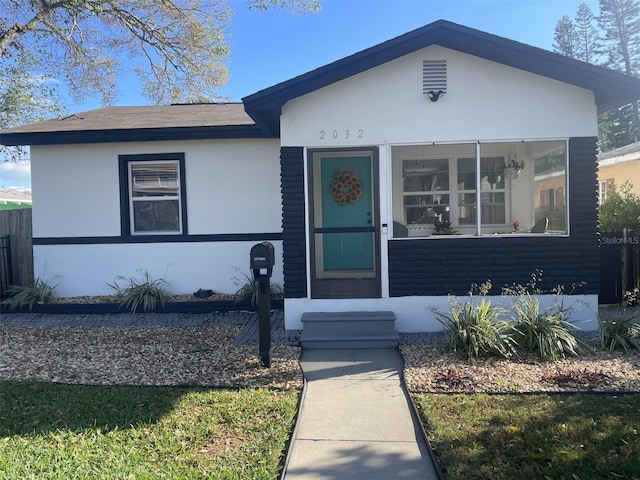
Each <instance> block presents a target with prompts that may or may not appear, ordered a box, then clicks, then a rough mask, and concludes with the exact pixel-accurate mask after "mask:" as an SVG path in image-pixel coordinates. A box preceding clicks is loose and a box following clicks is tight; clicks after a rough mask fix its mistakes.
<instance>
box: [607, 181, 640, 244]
mask: <svg viewBox="0 0 640 480" xmlns="http://www.w3.org/2000/svg"><path fill="white" fill-rule="evenodd" d="M632 187H633V185H631V184H630V183H629V182H625V183H623V184H622V185H620V186H615V185H612V186H611V189H610V190H608V191H607V198H606V199H605V200H604V201H603V202H602V203H601V204H600V208H599V211H598V218H599V220H600V231H602V232H621V231H622V229H623V228H631V229H633V230H635V231H636V232H640V196H638V195H636V194H635V193H633V192H632V191H631V189H632Z"/></svg>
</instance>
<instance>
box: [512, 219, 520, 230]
mask: <svg viewBox="0 0 640 480" xmlns="http://www.w3.org/2000/svg"><path fill="white" fill-rule="evenodd" d="M511 225H512V226H513V230H511V233H517V232H519V231H520V222H518V220H514V221H513V223H512V224H511Z"/></svg>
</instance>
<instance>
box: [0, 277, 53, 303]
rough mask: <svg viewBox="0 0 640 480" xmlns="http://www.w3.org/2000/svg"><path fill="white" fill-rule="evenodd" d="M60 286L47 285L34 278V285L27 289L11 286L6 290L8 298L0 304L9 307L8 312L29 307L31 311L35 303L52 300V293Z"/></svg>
mask: <svg viewBox="0 0 640 480" xmlns="http://www.w3.org/2000/svg"><path fill="white" fill-rule="evenodd" d="M58 285H60V283H59V282H58V283H56V284H55V285H49V283H48V282H47V281H46V280H43V279H41V278H36V280H35V282H34V284H33V285H32V286H29V287H24V286H22V285H11V286H9V288H7V294H8V295H9V298H8V299H7V300H5V301H4V302H2V303H3V304H5V305H7V306H8V307H9V310H19V309H21V308H22V307H25V306H27V305H28V306H29V310H33V306H34V305H35V304H36V303H46V302H48V301H50V300H51V299H52V298H53V291H54V290H55V288H56V287H57V286H58Z"/></svg>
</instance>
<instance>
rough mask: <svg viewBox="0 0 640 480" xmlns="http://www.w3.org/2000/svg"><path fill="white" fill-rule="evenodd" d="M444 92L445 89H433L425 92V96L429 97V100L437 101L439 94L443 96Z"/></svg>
mask: <svg viewBox="0 0 640 480" xmlns="http://www.w3.org/2000/svg"><path fill="white" fill-rule="evenodd" d="M445 93H447V92H445V91H443V90H438V91H437V92H436V91H435V90H429V91H428V92H427V96H428V97H429V100H431V101H432V102H437V101H438V100H439V99H440V97H441V96H443V95H444V94H445Z"/></svg>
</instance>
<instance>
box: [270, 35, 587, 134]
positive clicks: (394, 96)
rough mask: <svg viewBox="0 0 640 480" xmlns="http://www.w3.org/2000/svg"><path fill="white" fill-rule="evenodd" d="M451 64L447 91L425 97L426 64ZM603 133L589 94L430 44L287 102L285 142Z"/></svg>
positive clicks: (284, 121) (282, 122) (284, 118)
mask: <svg viewBox="0 0 640 480" xmlns="http://www.w3.org/2000/svg"><path fill="white" fill-rule="evenodd" d="M423 60H446V61H447V93H446V95H444V96H443V97H442V98H441V99H440V100H439V101H438V102H431V101H429V99H428V98H427V96H426V95H424V94H423V92H422V61H423ZM596 134H597V124H596V105H595V100H594V96H593V93H592V92H591V91H588V90H585V89H582V88H579V87H575V86H571V85H568V84H565V83H562V82H558V81H556V80H552V79H549V78H546V77H542V76H539V75H535V74H531V73H527V72H524V71H522V70H518V69H515V68H512V67H508V66H505V65H501V64H498V63H494V62H490V61H487V60H483V59H480V58H477V57H474V56H471V55H467V54H463V53H460V52H456V51H453V50H449V49H446V48H442V47H439V46H431V47H428V48H425V49H423V50H420V51H418V52H414V53H412V54H409V55H406V56H404V57H401V58H398V59H396V60H394V61H391V62H388V63H386V64H383V65H381V66H379V67H376V68H373V69H371V70H368V71H366V72H363V73H361V74H358V75H354V76H352V77H350V78H347V79H346V80H343V81H340V82H337V83H335V84H332V85H330V86H327V87H325V88H321V89H319V90H317V91H314V92H312V93H310V94H307V95H304V96H302V97H299V98H296V99H294V100H292V101H290V102H288V103H287V104H286V105H285V106H284V108H283V115H282V120H281V136H282V144H283V145H304V146H334V145H342V146H352V145H372V144H384V143H404V142H422V141H434V142H448V141H468V140H472V141H473V140H480V141H483V140H496V139H516V138H527V139H531V138H568V137H574V136H593V135H596Z"/></svg>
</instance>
